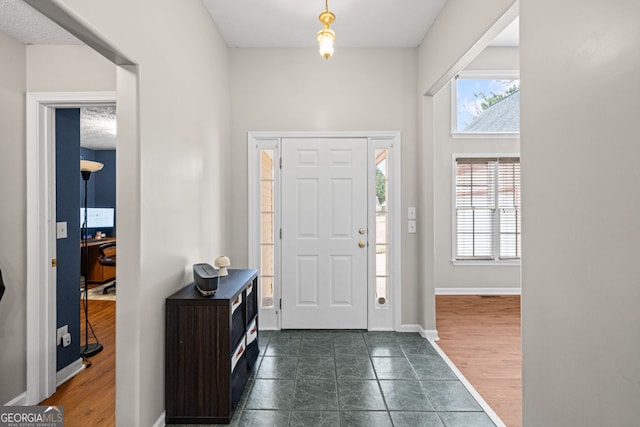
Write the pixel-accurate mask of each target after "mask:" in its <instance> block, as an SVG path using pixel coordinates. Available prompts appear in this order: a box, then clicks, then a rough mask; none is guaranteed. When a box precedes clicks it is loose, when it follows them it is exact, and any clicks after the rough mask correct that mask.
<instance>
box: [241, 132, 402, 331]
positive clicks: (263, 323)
mask: <svg viewBox="0 0 640 427" xmlns="http://www.w3.org/2000/svg"><path fill="white" fill-rule="evenodd" d="M287 138H367V140H368V144H369V150H368V151H369V153H373V152H374V150H375V148H387V149H389V152H390V155H391V157H392V159H391V162H390V175H389V182H390V186H391V192H392V194H391V197H390V200H389V202H390V204H389V223H390V230H389V242H390V246H391V249H392V253H391V257H390V260H389V264H390V282H391V286H390V288H389V299H390V301H391V302H392V303H391V304H389V306H388V307H386V308H378V307H375V304H373V303H372V302H371V301H369V304H370V305H369V307H370V309H369V318H368V329H369V330H400V329H401V327H402V324H401V307H402V293H401V289H402V272H401V268H400V265H401V260H402V253H401V251H402V234H401V225H402V212H401V211H402V208H401V157H400V156H401V135H400V132H398V131H340V132H326V131H321V132H314V131H300V132H298V131H293V132H248V134H247V145H248V150H247V152H248V155H247V161H248V162H247V164H248V170H247V176H248V194H247V195H248V203H247V218H248V260H249V268H256V269H259V268H260V241H259V239H260V236H259V231H260V218H259V214H258V212H259V206H260V185H259V181H260V176H259V172H260V170H259V165H260V163H259V153H260V150H261V149H267V148H268V149H274V150H275V153H276V157H277V158H279V157H280V142H281V140H282V139H287ZM370 157H372V155H371V154H370ZM275 179H276V180H277V181H278V184H276V188H279V179H280V170H279V168H277V167H276V170H275ZM369 192H370V193H371V194H373V192H372V191H369ZM276 198H277V199H278V201H277V202H276V205H277V206H278V213H279V210H280V207H279V199H280V195H279V194H278V193H276ZM373 200H374V199H373V197H371V201H370V202H369V203H370V205H371V203H372V201H373ZM374 206H375V205H374ZM370 217H373V216H372V215H370ZM279 218H280V216H279V215H278V214H276V230H278V229H279V228H280V219H279ZM372 226H373V223H371V224H369V227H370V228H371V227H372ZM278 242H279V241H278ZM278 242H277V243H276V246H277V245H278ZM276 253H277V256H278V259H279V258H280V255H279V253H278V247H276ZM372 256H373V257H375V248H374V247H373V245H370V250H369V260H370V262H369V294H370V295H375V292H374V289H373V288H372V285H373V284H374V283H375V271H373V266H374V262H373V259H372V258H371V257H372ZM275 274H276V275H277V277H276V283H275V284H274V287H275V289H274V300H275V302H276V303H275V304H274V307H273V309H268V310H263V309H261V310H260V328H261V329H280V328H281V326H282V325H281V321H280V320H281V316H280V314H279V307H278V303H277V301H279V298H280V295H281V289H280V288H281V282H280V277H279V276H280V274H281V271H280V269H279V265H278V262H276V273H275ZM372 277H373V280H372V279H371V278H372ZM260 293H261V290H260ZM369 299H370V300H371V299H372V298H369Z"/></svg>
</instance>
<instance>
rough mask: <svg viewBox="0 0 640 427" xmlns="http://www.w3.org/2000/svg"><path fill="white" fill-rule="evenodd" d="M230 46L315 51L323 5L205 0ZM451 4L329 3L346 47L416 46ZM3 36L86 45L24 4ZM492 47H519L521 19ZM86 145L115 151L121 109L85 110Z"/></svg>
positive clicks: (7, 6)
mask: <svg viewBox="0 0 640 427" xmlns="http://www.w3.org/2000/svg"><path fill="white" fill-rule="evenodd" d="M202 1H203V3H204V5H205V6H206V8H207V9H208V10H209V13H210V14H211V17H212V18H213V20H214V21H215V23H216V25H217V26H218V28H219V29H220V32H221V34H222V37H224V39H225V41H226V42H227V45H228V46H229V47H315V46H316V43H317V42H316V33H317V32H318V31H319V30H320V29H321V28H322V24H321V23H320V21H319V20H318V15H319V14H320V13H321V12H322V11H324V9H325V2H324V1H323V0H313V1H312V0H304V1H303V0H231V1H230V0H202ZM445 3H446V0H401V1H398V0H349V1H344V0H329V10H330V11H331V12H333V13H334V14H335V15H336V20H335V22H334V23H333V24H332V25H331V28H332V29H333V30H334V31H335V33H336V50H338V49H340V47H416V46H418V45H419V44H420V43H421V42H422V39H423V38H424V36H425V34H426V33H427V30H428V29H429V28H430V27H431V25H432V24H433V22H434V20H435V19H436V18H437V16H438V14H439V13H440V10H441V9H442V7H443V6H444V5H445ZM0 32H3V33H5V34H8V35H9V36H11V37H13V38H14V39H16V40H18V41H20V42H22V43H24V44H82V42H81V41H80V40H78V39H77V38H75V37H74V36H72V35H71V34H69V33H68V32H67V31H66V30H64V29H62V28H61V27H59V26H58V25H56V24H55V23H53V22H52V21H50V20H49V19H48V18H46V17H45V16H43V15H42V14H40V13H39V12H37V11H36V10H35V9H33V8H32V7H31V6H29V5H28V4H26V3H25V2H24V1H22V0H0ZM491 46H518V19H516V20H515V21H514V23H513V24H511V25H509V26H508V27H507V28H506V29H505V31H503V33H502V34H500V35H499V36H498V37H496V39H495V41H494V42H493V43H491ZM82 110H83V111H82V112H81V116H82V118H81V123H82V124H81V128H82V129H81V141H82V145H83V146H86V147H87V148H92V149H98V150H104V149H114V148H115V107H100V108H98V107H96V108H91V109H89V108H87V109H82Z"/></svg>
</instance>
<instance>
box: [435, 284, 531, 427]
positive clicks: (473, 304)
mask: <svg viewBox="0 0 640 427" xmlns="http://www.w3.org/2000/svg"><path fill="white" fill-rule="evenodd" d="M436 328H437V329H438V335H439V337H440V341H438V345H439V346H440V348H442V350H444V352H445V353H446V354H447V356H448V357H449V359H451V360H452V361H453V363H454V364H455V365H456V366H457V368H458V369H459V370H460V371H461V372H462V374H463V375H464V376H465V377H466V378H467V380H469V382H470V383H471V384H472V385H473V387H474V388H475V389H476V390H477V391H478V393H480V395H481V396H482V397H483V398H484V400H485V401H486V402H487V403H488V404H489V406H491V408H492V409H493V410H494V411H495V412H496V414H498V416H499V417H500V418H501V419H502V421H503V422H504V423H505V424H506V425H507V426H508V427H520V426H521V425H522V350H521V338H520V296H511V295H509V296H486V297H485V296H457V295H456V296H445V295H438V296H436Z"/></svg>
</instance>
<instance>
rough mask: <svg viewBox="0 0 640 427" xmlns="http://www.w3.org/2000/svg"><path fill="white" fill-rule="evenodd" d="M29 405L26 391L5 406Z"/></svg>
mask: <svg viewBox="0 0 640 427" xmlns="http://www.w3.org/2000/svg"><path fill="white" fill-rule="evenodd" d="M26 404H27V392H26V391H25V392H24V393H22V394H21V395H19V396H16V397H14V398H13V399H11V400H10V401H8V402H7V403H5V404H4V405H3V406H26Z"/></svg>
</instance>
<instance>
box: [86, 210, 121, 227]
mask: <svg viewBox="0 0 640 427" xmlns="http://www.w3.org/2000/svg"><path fill="white" fill-rule="evenodd" d="M83 223H84V208H80V227H82V226H83ZM113 226H114V209H113V208H87V226H86V227H87V228H113Z"/></svg>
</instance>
